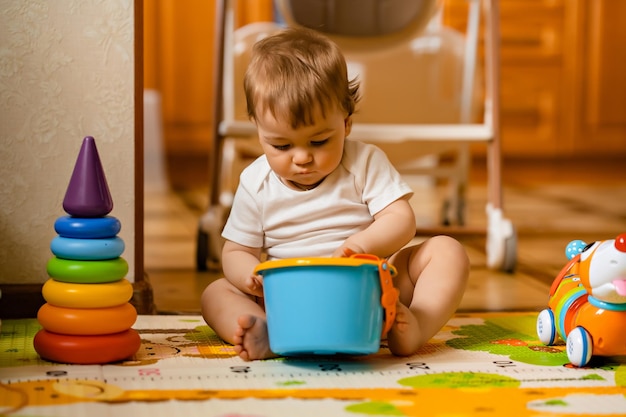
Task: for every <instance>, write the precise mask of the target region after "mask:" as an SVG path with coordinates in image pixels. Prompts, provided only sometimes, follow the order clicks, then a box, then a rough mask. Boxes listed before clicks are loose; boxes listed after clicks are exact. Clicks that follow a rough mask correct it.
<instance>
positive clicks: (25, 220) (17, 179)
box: [0, 0, 135, 284]
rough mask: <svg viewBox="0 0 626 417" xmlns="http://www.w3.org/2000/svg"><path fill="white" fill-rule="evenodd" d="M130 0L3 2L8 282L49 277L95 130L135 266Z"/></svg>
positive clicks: (1, 184)
mask: <svg viewBox="0 0 626 417" xmlns="http://www.w3.org/2000/svg"><path fill="white" fill-rule="evenodd" d="M133 15H134V10H133V1H132V0H88V1H84V0H63V1H56V0H54V1H50V0H0V283H2V284H18V283H19V284H26V283H31V284H32V283H42V282H45V281H46V280H47V279H48V276H47V273H46V263H47V261H48V260H49V259H50V258H51V257H52V253H51V252H50V241H51V240H52V239H53V238H54V237H55V236H56V233H55V231H54V222H55V220H56V219H57V218H58V217H59V216H63V215H66V213H65V212H64V211H63V207H62V202H63V198H64V196H65V191H66V190H67V186H68V183H69V179H70V177H71V174H72V171H73V169H74V164H75V162H76V158H77V156H78V151H79V150H80V147H81V145H82V140H83V137H84V136H93V137H95V139H96V145H97V147H98V152H99V154H100V159H101V161H102V165H103V167H104V171H105V175H106V177H107V180H108V184H109V189H110V191H111V196H112V198H113V203H114V208H113V211H112V212H111V214H110V215H112V216H115V217H117V218H118V219H119V220H120V221H121V223H122V231H121V233H120V237H121V238H122V239H123V240H124V242H125V243H126V250H125V252H124V254H123V255H122V256H123V257H124V258H125V259H126V260H127V261H128V263H129V264H130V272H129V276H128V278H129V280H131V281H132V280H133V279H134V277H133V271H134V251H135V244H134V240H135V237H134V228H135V224H134V205H135V200H134V139H135V138H134V123H135V121H134V97H133V96H134V59H135V58H134V49H133V43H134V34H133V32H134V28H133V23H134V19H133Z"/></svg>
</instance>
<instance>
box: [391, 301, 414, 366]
mask: <svg viewBox="0 0 626 417" xmlns="http://www.w3.org/2000/svg"><path fill="white" fill-rule="evenodd" d="M387 344H388V345H389V350H391V353H393V354H394V355H398V356H409V355H412V354H414V353H415V352H417V350H418V349H419V347H420V345H421V342H420V329H419V323H418V322H417V319H416V318H415V316H414V315H413V313H411V311H410V310H409V308H408V307H407V306H405V305H404V304H402V303H397V304H396V320H395V321H394V323H393V326H391V329H390V330H389V333H388V334H387Z"/></svg>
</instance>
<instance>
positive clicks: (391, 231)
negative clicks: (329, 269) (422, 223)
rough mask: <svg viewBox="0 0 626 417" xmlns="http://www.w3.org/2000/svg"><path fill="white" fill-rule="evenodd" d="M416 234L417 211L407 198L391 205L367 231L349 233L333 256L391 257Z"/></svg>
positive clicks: (376, 216)
mask: <svg viewBox="0 0 626 417" xmlns="http://www.w3.org/2000/svg"><path fill="white" fill-rule="evenodd" d="M414 236H415V214H414V213H413V209H412V208H411V206H410V205H409V202H408V197H407V198H401V199H399V200H396V201H394V202H393V203H391V204H389V205H388V206H387V207H385V208H384V209H383V210H381V211H380V212H378V213H377V214H376V215H375V216H374V222H373V223H372V224H371V225H370V226H369V227H368V228H367V229H365V230H363V231H361V232H359V233H355V234H354V235H352V236H350V237H349V238H348V239H346V241H345V242H344V243H343V245H341V247H340V248H338V249H337V250H336V251H335V252H334V254H333V256H338V257H341V256H346V254H347V253H350V252H352V253H371V254H373V255H376V256H378V257H381V258H385V257H388V256H390V255H392V254H394V253H396V252H397V251H398V250H400V249H401V248H402V247H403V246H404V245H406V244H407V243H408V242H409V241H410V240H411V239H412V238H413V237H414Z"/></svg>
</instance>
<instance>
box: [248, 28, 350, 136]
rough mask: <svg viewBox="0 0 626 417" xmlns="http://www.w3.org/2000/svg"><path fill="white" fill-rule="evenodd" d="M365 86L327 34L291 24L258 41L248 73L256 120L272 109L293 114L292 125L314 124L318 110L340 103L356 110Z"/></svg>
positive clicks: (251, 109) (279, 114)
mask: <svg viewBox="0 0 626 417" xmlns="http://www.w3.org/2000/svg"><path fill="white" fill-rule="evenodd" d="M358 89H359V84H358V81H357V80H356V79H354V80H349V79H348V70H347V66H346V61H345V58H344V56H343V54H342V53H341V50H340V49H339V47H338V46H337V45H336V44H335V43H334V42H332V41H331V40H329V39H328V38H326V37H325V36H323V35H321V34H319V33H317V32H315V31H313V30H310V29H305V28H289V29H285V30H283V31H281V32H279V33H277V34H276V35H273V36H269V37H267V38H265V39H263V40H261V41H259V42H257V43H256V44H255V45H254V47H253V49H252V58H251V60H250V65H249V66H248V69H247V71H246V75H245V77H244V90H245V94H246V100H247V105H248V116H249V117H250V119H252V120H255V119H256V118H257V112H259V113H264V112H266V111H269V112H270V113H271V114H272V116H273V117H274V118H276V119H283V120H284V118H287V121H288V122H289V123H290V124H291V127H292V128H294V129H296V128H298V127H300V126H310V125H312V124H314V123H315V121H314V120H313V117H314V113H315V110H316V109H319V110H320V111H321V112H322V116H324V117H325V116H326V114H325V109H327V108H332V109H335V107H334V106H337V107H336V108H337V109H339V110H343V111H344V112H345V113H346V115H347V116H349V115H352V114H353V113H354V109H355V105H356V102H357V101H358V99H359V97H358Z"/></svg>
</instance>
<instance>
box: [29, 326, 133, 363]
mask: <svg viewBox="0 0 626 417" xmlns="http://www.w3.org/2000/svg"><path fill="white" fill-rule="evenodd" d="M33 345H34V347H35V350H36V351H37V353H38V354H39V356H41V357H42V358H44V359H47V360H49V361H53V362H60V363H69V364H78V365H95V364H104V363H111V362H118V361H121V360H124V359H129V358H131V357H132V356H133V355H134V354H135V353H137V351H138V350H139V347H140V346H141V338H140V337H139V333H137V331H136V330H135V329H128V330H126V331H124V332H121V333H114V334H106V335H100V336H73V335H66V334H58V333H52V332H49V331H47V330H45V329H41V330H39V332H37V334H36V335H35V338H34V339H33Z"/></svg>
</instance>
